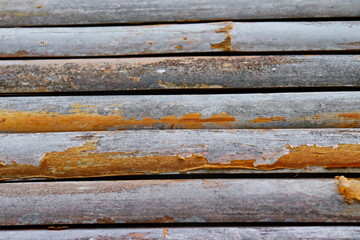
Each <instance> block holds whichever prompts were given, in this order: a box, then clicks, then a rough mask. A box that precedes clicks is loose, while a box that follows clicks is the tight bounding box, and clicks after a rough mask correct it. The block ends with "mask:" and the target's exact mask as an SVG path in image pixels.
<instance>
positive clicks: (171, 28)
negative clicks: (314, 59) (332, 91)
mask: <svg viewBox="0 0 360 240" xmlns="http://www.w3.org/2000/svg"><path fill="white" fill-rule="evenodd" d="M99 36H101V37H99ZM359 42H360V23H359V22H355V21H352V22H351V21H350V22H312V23H309V22H247V23H239V22H237V23H233V22H218V23H201V24H177V25H176V24H172V25H171V24H170V25H152V26H151V25H146V26H122V27H77V28H2V29H0V57H7V58H16V57H71V56H120V55H142V54H167V53H169V54H170V53H172V54H176V53H204V52H279V51H339V50H340V51H345V50H360V44H359Z"/></svg>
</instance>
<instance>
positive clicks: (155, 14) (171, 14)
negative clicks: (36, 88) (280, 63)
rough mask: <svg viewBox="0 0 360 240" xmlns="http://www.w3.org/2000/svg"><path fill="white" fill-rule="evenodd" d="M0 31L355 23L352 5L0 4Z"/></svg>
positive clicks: (227, 0)
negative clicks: (62, 27)
mask: <svg viewBox="0 0 360 240" xmlns="http://www.w3.org/2000/svg"><path fill="white" fill-rule="evenodd" d="M0 5H1V10H0V26H34V25H41V26H44V25H71V24H116V23H144V22H173V21H179V22H184V21H189V22H192V21H212V20H221V19H227V20H244V19H291V18H329V17H330V18H337V17H340V18H343V17H359V16H360V14H359V12H360V4H359V1H357V0H342V1H340V0H335V1H334V0H306V1H305V0H304V1H286V0H223V1H217V0H198V1H191V0H183V1H173V0H152V1H146V0H122V1H121V2H119V1H116V0H104V1H101V2H98V1H88V0H77V1H76V2H73V1H70V0H52V1H43V0H11V1H7V0H0Z"/></svg>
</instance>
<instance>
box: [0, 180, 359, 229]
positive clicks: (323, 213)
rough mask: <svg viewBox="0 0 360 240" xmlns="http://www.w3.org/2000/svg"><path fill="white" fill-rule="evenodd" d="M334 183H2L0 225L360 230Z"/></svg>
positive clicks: (356, 207)
mask: <svg viewBox="0 0 360 240" xmlns="http://www.w3.org/2000/svg"><path fill="white" fill-rule="evenodd" d="M337 188H338V187H337V180H336V179H295V180H294V179H291V180H290V179H227V180H225V179H221V180H214V179H212V180H138V181H88V182H81V181H77V182H38V183H4V184H2V185H1V188H0V197H1V205H0V211H1V215H0V224H1V225H3V226H9V225H43V224H45V225H51V224H94V223H97V224H101V223H104V224H105V223H107V224H109V223H166V222H170V223H179V222H187V223H192V222H218V223H221V222H339V223H340V222H347V223H350V222H359V220H360V211H359V208H360V204H359V203H358V202H356V203H353V204H348V203H346V202H345V201H344V200H343V196H342V195H340V193H339V191H338V189H337Z"/></svg>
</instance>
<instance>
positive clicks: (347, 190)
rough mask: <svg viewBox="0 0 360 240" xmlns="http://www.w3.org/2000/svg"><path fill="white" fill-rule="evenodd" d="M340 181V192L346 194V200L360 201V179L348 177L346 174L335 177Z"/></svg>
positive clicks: (349, 201) (350, 201)
mask: <svg viewBox="0 0 360 240" xmlns="http://www.w3.org/2000/svg"><path fill="white" fill-rule="evenodd" d="M335 178H336V179H337V180H338V181H339V183H338V187H339V192H340V194H342V195H344V200H345V201H346V202H348V203H352V202H353V200H358V201H360V181H359V180H357V179H348V178H346V177H344V176H340V177H339V176H337V177H335Z"/></svg>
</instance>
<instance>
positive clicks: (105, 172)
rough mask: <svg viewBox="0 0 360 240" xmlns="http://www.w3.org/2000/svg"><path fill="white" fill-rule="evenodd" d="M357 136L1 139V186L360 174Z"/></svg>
mask: <svg viewBox="0 0 360 240" xmlns="http://www.w3.org/2000/svg"><path fill="white" fill-rule="evenodd" d="M359 138H360V130H356V129H338V130H335V129H316V130H315V129H314V130H293V129H290V130H268V131H266V130H213V131H209V130H172V131H170V130H168V131H164V130H160V131H159V130H153V131H147V130H144V131H122V132H87V133H43V134H3V135H0V142H1V143H2V144H1V145H0V179H1V180H9V179H26V178H55V179H56V178H80V177H104V176H120V175H139V174H141V175H144V174H145V175H148V174H179V173H215V172H216V173H261V172H265V173H269V172H271V173H272V172H339V173H343V172H359V167H360V144H359Z"/></svg>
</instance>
